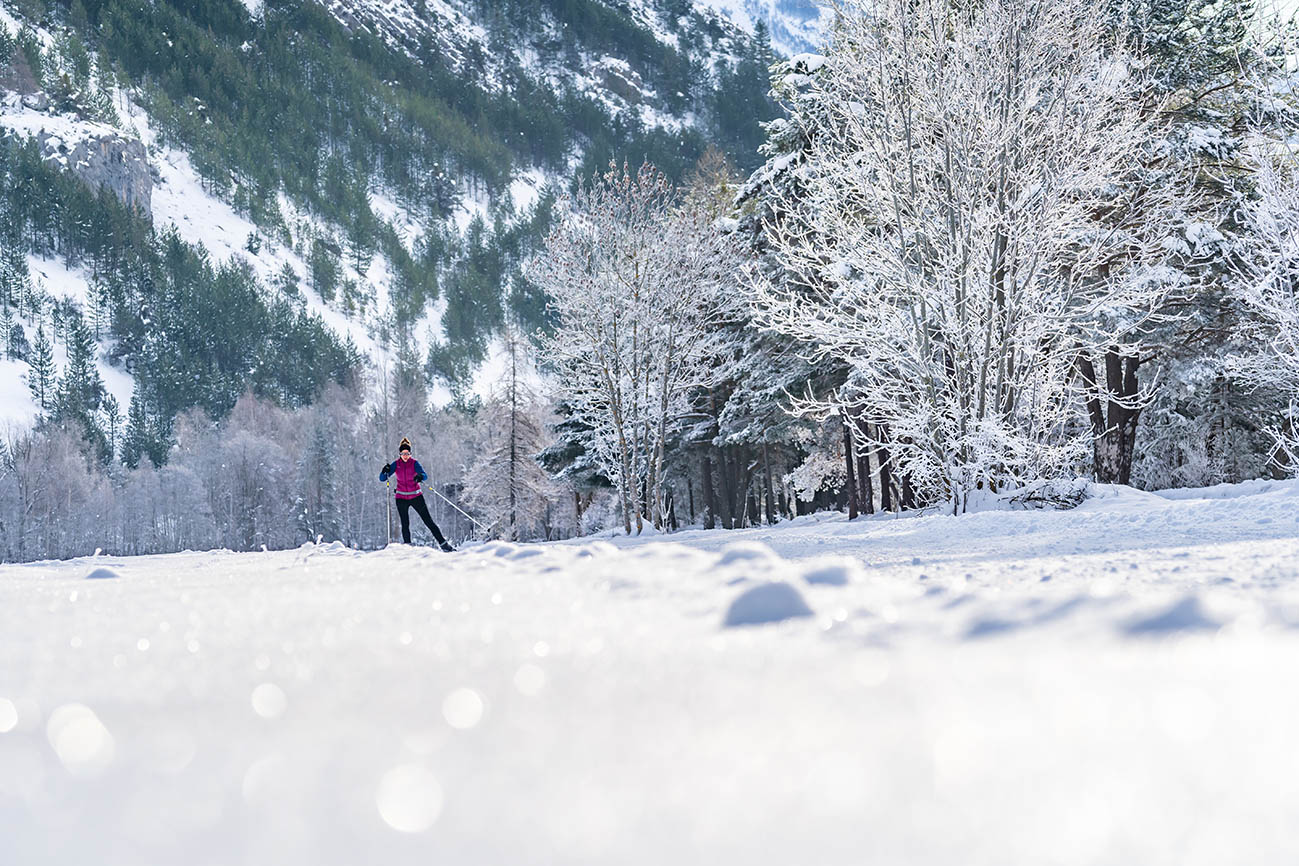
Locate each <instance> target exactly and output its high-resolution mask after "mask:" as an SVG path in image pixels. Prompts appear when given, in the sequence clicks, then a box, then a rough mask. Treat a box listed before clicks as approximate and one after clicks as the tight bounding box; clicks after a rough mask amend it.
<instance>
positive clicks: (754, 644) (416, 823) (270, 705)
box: [0, 483, 1299, 866]
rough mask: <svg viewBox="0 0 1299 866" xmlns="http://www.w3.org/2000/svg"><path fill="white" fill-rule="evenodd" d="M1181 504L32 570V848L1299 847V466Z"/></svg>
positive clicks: (20, 675) (1, 834)
mask: <svg viewBox="0 0 1299 866" xmlns="http://www.w3.org/2000/svg"><path fill="white" fill-rule="evenodd" d="M1170 496H1176V497H1181V498H1163V497H1158V496H1154V495H1150V494H1141V493H1136V492H1133V491H1126V490H1119V489H1105V488H1103V489H1102V490H1101V496H1099V497H1098V498H1097V499H1094V500H1092V501H1089V502H1088V503H1086V504H1084V505H1083V506H1082V507H1081V508H1079V509H1077V510H1075V511H1071V512H1050V513H1044V512H1014V513H1008V512H988V513H981V514H972V515H968V516H964V517H949V516H928V517H908V518H902V519H899V518H895V517H891V516H877V517H875V518H871V519H866V520H858V521H853V522H851V523H849V522H848V521H846V520H845V519H843V517H842V516H839V515H814V516H811V517H806V518H800V519H799V520H797V521H794V522H792V523H787V524H784V525H781V526H779V527H775V528H761V529H753V530H748V531H743V532H722V531H714V532H702V531H696V532H686V533H678V534H676V535H674V536H665V537H660V538H659V539H651V540H648V541H646V540H640V541H636V540H626V539H617V540H599V541H590V540H587V541H582V542H572V543H565V544H550V545H509V544H499V543H498V544H489V545H485V546H480V547H472V548H468V549H465V550H462V551H460V552H458V553H454V554H443V553H439V552H436V551H433V550H430V549H422V548H401V547H395V548H390V549H387V550H384V551H380V552H375V553H357V552H354V551H351V550H348V549H346V548H344V547H342V546H341V545H321V546H315V545H307V546H305V547H303V548H301V549H299V550H294V551H285V552H278V553H230V552H212V553H185V554H177V555H171V556H152V557H138V558H115V557H97V558H94V559H85V560H77V561H71V562H52V563H34V564H29V565H10V566H0V862H2V863H21V864H32V863H54V864H73V863H85V862H95V863H98V864H140V863H165V862H183V863H186V864H187V866H191V864H192V866H200V864H213V866H217V864H221V866H229V864H265V863H281V864H312V866H329V864H356V863H384V864H405V863H411V864H414V863H420V864H423V863H429V862H446V863H483V864H491V863H548V864H550V863H554V864H611V863H618V864H662V863H700V864H704V863H707V864H716V863H744V864H765V863H771V864H789V863H844V864H849V863H851V864H860V863H867V862H878V863H909V864H914V863H933V864H951V863H961V864H1005V863H1023V864H1035V866H1036V864H1054V863H1060V864H1072V863H1078V864H1083V863H1087V864H1096V863H1105V864H1110V863H1112V864H1125V866H1126V864H1132V863H1142V864H1146V866H1149V864H1178V866H1186V864H1199V863H1204V864H1215V866H1219V864H1222V863H1243V862H1255V863H1262V862H1287V861H1289V860H1291V859H1293V856H1294V854H1295V852H1296V851H1299V823H1296V822H1295V821H1294V820H1293V819H1294V816H1295V815H1296V814H1299V781H1297V780H1299V747H1297V744H1296V739H1297V735H1296V733H1295V730H1296V721H1297V720H1299V688H1296V686H1295V683H1296V681H1299V676H1297V675H1299V630H1297V627H1299V580H1297V579H1296V578H1297V577H1299V540H1297V539H1299V486H1297V485H1296V484H1294V483H1279V484H1278V483H1270V484H1264V483H1256V484H1251V485H1236V486H1233V487H1228V488H1214V489H1210V490H1205V491H1198V492H1192V493H1186V492H1179V493H1177V494H1172V495H1170ZM1186 497H1189V498H1186ZM728 622H730V623H733V625H730V626H728V625H726V623H728Z"/></svg>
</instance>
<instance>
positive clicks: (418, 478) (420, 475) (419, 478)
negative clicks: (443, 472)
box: [415, 472, 428, 484]
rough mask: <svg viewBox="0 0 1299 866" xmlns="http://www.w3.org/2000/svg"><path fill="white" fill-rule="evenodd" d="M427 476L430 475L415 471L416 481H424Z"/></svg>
mask: <svg viewBox="0 0 1299 866" xmlns="http://www.w3.org/2000/svg"><path fill="white" fill-rule="evenodd" d="M427 477H428V476H427V475H425V474H424V473H423V472H416V473H415V483H416V484H418V483H420V482H421V481H423V480H424V479H425V478H427Z"/></svg>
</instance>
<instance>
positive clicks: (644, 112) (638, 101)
mask: <svg viewBox="0 0 1299 866" xmlns="http://www.w3.org/2000/svg"><path fill="white" fill-rule="evenodd" d="M326 5H327V8H328V9H329V11H330V13H331V14H333V15H334V16H335V17H336V18H337V19H338V20H339V21H340V22H341V23H342V24H343V25H344V26H346V27H348V28H349V29H353V28H362V29H365V30H367V31H369V32H370V33H373V34H374V35H376V36H378V37H379V38H381V39H382V40H383V41H384V42H385V43H386V44H387V45H388V46H389V47H390V48H392V49H393V50H395V51H400V52H403V53H405V54H406V55H408V56H409V57H411V58H413V59H416V60H418V59H420V58H422V57H427V56H430V55H434V56H437V57H438V58H439V59H440V60H444V61H449V62H450V64H451V65H452V66H454V67H455V68H457V69H459V70H460V71H461V74H463V75H465V76H468V77H471V78H473V79H475V80H477V81H479V82H481V83H482V84H483V85H484V86H486V87H487V88H488V89H489V90H492V91H501V90H503V89H505V88H507V87H508V86H509V84H510V82H511V81H512V80H513V78H514V77H515V75H516V70H521V71H523V72H524V73H526V74H528V75H531V76H533V77H535V78H536V79H538V80H539V81H542V82H545V84H546V85H548V86H549V87H551V88H554V89H555V90H557V91H564V90H571V91H573V92H576V93H579V94H582V95H585V96H588V97H590V98H592V99H594V100H595V101H596V102H597V103H599V104H600V105H601V106H602V107H603V108H605V109H606V110H607V111H608V112H609V113H610V115H611V116H613V117H618V116H619V115H622V114H623V113H625V112H630V113H631V114H633V115H634V116H636V117H637V118H638V119H639V120H640V121H641V122H642V123H644V124H645V125H646V126H647V127H662V128H666V129H675V128H679V127H680V126H681V125H682V124H683V123H685V124H693V123H694V118H692V117H691V116H689V115H688V114H687V115H685V116H683V115H682V111H681V109H680V107H679V105H680V101H679V100H674V99H673V98H672V97H680V96H683V94H680V93H675V92H674V93H664V92H659V91H658V90H656V89H655V87H654V86H653V84H652V83H651V80H652V78H653V77H654V76H655V73H656V72H658V71H660V70H658V69H657V66H656V62H655V57H654V54H655V52H654V51H653V50H652V49H651V48H649V47H647V46H645V45H644V44H643V43H642V44H639V45H638V44H637V43H636V42H635V41H634V40H633V41H632V43H631V44H632V45H633V46H635V50H634V51H631V52H629V55H630V56H619V55H617V54H609V53H606V51H607V50H608V49H609V45H608V42H609V41H610V39H611V38H615V37H623V36H626V34H627V33H637V32H639V34H641V35H645V36H648V37H649V38H650V39H652V40H655V41H657V42H658V43H660V44H661V46H662V47H664V48H666V49H670V50H672V51H677V50H685V46H684V44H683V39H682V36H683V35H686V36H687V37H688V42H689V44H690V45H691V48H690V50H689V53H690V55H691V56H690V59H691V60H692V61H694V62H695V64H696V68H697V71H698V75H700V76H701V77H702V78H703V79H704V81H703V82H701V81H698V80H693V81H690V82H688V84H689V86H699V85H700V84H702V83H704V82H706V81H707V80H710V79H711V76H712V72H713V69H714V67H715V66H716V64H717V63H718V62H719V61H727V60H731V59H733V57H734V56H735V53H736V51H737V48H738V46H737V44H736V36H737V35H738V34H739V32H740V30H744V31H746V32H748V33H752V32H753V25H752V21H754V20H758V18H763V19H764V20H766V18H770V19H772V20H773V21H775V22H777V24H778V26H782V27H783V25H781V22H785V21H788V20H796V17H797V16H795V17H794V18H793V19H791V18H790V17H789V16H787V15H786V14H785V13H783V12H780V11H777V9H776V8H774V7H773V8H763V9H758V8H757V6H758V5H763V6H765V5H766V4H755V3H754V2H753V0H744V4H743V5H735V7H734V8H727V7H726V4H721V6H720V8H717V7H718V4H714V3H709V2H697V3H694V4H693V5H688V6H687V7H686V9H687V10H688V11H689V12H691V13H693V18H692V16H691V15H689V14H679V15H678V16H677V17H676V18H675V19H672V18H671V16H670V14H669V13H668V12H667V11H666V10H665V9H664V8H662V7H663V4H662V3H654V2H651V0H622V2H611V0H589V2H586V3H584V4H583V3H577V4H568V6H570V7H573V8H565V5H564V4H557V3H536V4H532V5H531V6H528V7H526V8H527V14H526V15H520V16H518V17H510V15H511V13H510V12H501V11H498V10H495V9H494V8H493V7H492V6H491V5H489V4H482V3H478V2H474V0H432V2H429V0H330V2H328V3H327V4H326ZM520 5H523V4H520ZM676 5H677V6H678V7H680V4H676ZM789 5H791V6H798V3H797V2H794V3H790V4H789ZM749 7H752V8H749ZM677 11H679V12H680V11H684V10H681V9H680V8H678V10H677ZM719 13H720V14H719ZM566 16H567V17H566ZM569 18H571V19H572V20H571V21H570V20H569ZM579 28H580V29H579ZM614 28H622V29H623V31H625V32H622V33H620V32H618V31H617V30H616V29H615V30H614V32H613V33H612V34H611V33H610V32H608V31H609V30H610V29H614ZM737 28H738V29H737ZM587 30H589V31H591V32H584V31H587ZM787 30H788V28H783V29H782V32H786V31H787ZM575 37H576V41H574V40H575ZM602 40H603V41H602ZM659 59H661V58H659Z"/></svg>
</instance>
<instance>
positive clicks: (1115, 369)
mask: <svg viewBox="0 0 1299 866" xmlns="http://www.w3.org/2000/svg"><path fill="white" fill-rule="evenodd" d="M1140 364H1141V360H1140V359H1139V358H1135V357H1132V356H1126V357H1125V356H1123V355H1120V354H1119V350H1118V347H1114V348H1111V349H1110V350H1109V351H1107V352H1106V353H1105V393H1106V394H1107V395H1108V397H1109V399H1108V400H1105V399H1103V398H1102V394H1101V386H1100V382H1099V381H1098V379H1097V376H1096V368H1095V367H1094V366H1093V365H1092V361H1091V359H1090V358H1088V357H1086V356H1085V355H1083V354H1081V353H1080V354H1079V358H1078V372H1079V374H1080V375H1081V376H1082V379H1083V383H1084V384H1085V385H1086V386H1087V388H1088V391H1089V394H1088V398H1087V416H1088V418H1089V419H1090V420H1091V425H1092V435H1093V437H1094V439H1093V444H1092V473H1093V474H1094V475H1095V477H1096V480H1097V481H1098V482H1100V483H1102V484H1129V483H1131V481H1132V456H1133V453H1134V450H1135V445H1136V438H1137V421H1138V420H1139V419H1140V417H1141V410H1140V409H1138V408H1136V407H1134V406H1133V405H1132V404H1133V403H1134V402H1135V400H1136V398H1137V393H1138V390H1139V389H1138V385H1137V368H1138V367H1139V366H1140ZM1124 404H1127V405H1124Z"/></svg>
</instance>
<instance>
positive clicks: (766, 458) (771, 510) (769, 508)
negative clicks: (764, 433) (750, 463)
mask: <svg viewBox="0 0 1299 866" xmlns="http://www.w3.org/2000/svg"><path fill="white" fill-rule="evenodd" d="M762 469H763V474H764V475H765V476H766V478H765V481H766V490H765V491H763V492H764V493H766V496H767V503H766V515H767V524H768V525H774V524H775V522H776V515H775V496H774V495H772V487H771V454H770V452H769V450H768V448H767V443H766V442H765V441H764V442H763V443H762Z"/></svg>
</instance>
